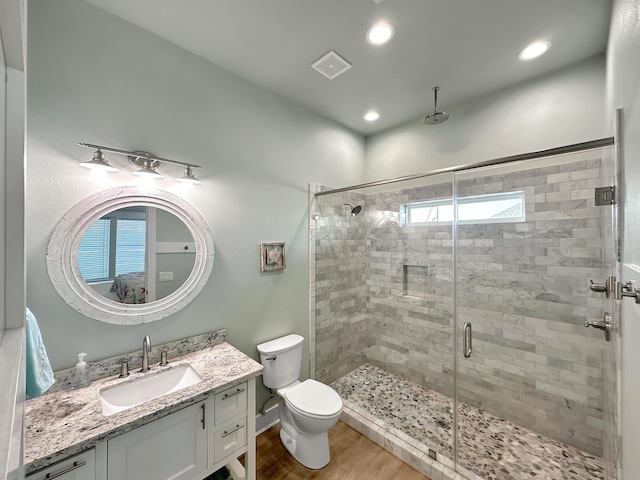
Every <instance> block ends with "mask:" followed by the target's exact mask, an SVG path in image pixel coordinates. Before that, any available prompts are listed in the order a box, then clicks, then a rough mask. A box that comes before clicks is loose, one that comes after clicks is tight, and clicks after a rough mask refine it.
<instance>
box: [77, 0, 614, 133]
mask: <svg viewBox="0 0 640 480" xmlns="http://www.w3.org/2000/svg"><path fill="white" fill-rule="evenodd" d="M88 1H89V2H90V3H93V4H94V5H97V6H99V7H101V8H103V9H104V10H107V11H109V12H111V13H113V14H115V15H117V16H119V17H121V18H123V19H125V20H127V21H129V22H131V23H134V24H136V25H138V26H140V27H142V28H144V29H146V30H148V31H150V32H152V33H154V34H156V35H159V36H161V37H163V38H165V39H167V40H169V41H171V42H173V43H175V44H177V45H179V46H181V47H183V48H185V49H186V50H189V51H190V52H192V53H194V54H196V55H198V56H200V57H202V58H204V59H206V60H209V61H211V62H213V63H215V64H217V65H219V66H221V67H223V68H225V69H227V70H229V71H231V72H233V73H235V74H237V75H239V76H241V77H244V78H245V79H247V80H249V81H251V82H253V83H256V84H258V85H260V86H262V87H264V88H266V89H267V90H270V91H272V92H275V93H277V94H278V95H281V96H283V97H285V98H288V99H290V100H292V101H293V102H295V103H297V104H298V105H301V106H302V107H304V108H306V109H309V110H312V111H314V112H316V113H318V114H320V115H322V116H324V117H327V118H329V119H332V120H334V121H336V122H338V123H340V124H342V125H344V126H346V127H348V128H350V129H353V130H354V131H357V132H359V133H362V134H364V135H369V134H373V133H376V132H378V131H381V130H384V129H386V128H389V127H391V126H394V125H397V124H399V123H403V122H405V121H407V120H410V119H416V121H419V120H417V119H418V118H420V117H423V116H424V115H426V114H428V113H431V112H432V111H433V93H432V91H431V88H432V87H433V86H435V85H439V86H440V87H441V90H440V92H439V96H438V107H439V110H445V111H446V109H447V105H452V104H454V103H457V102H460V101H463V100H465V99H467V98H470V97H474V96H477V95H482V94H486V93H489V92H493V91H496V90H499V89H502V88H504V87H507V86H509V85H513V84H516V83H518V82H522V81H524V80H526V79H529V78H533V77H536V76H539V75H542V74H545V73H548V72H551V71H553V70H556V69H559V68H563V67H564V66H567V65H570V64H573V63H576V62H579V61H580V60H583V59H586V58H589V57H593V56H595V55H598V54H602V53H604V51H605V48H606V43H607V36H608V31H609V18H610V12H611V2H610V0H535V1H533V0H180V1H176V0H88ZM381 20H384V21H386V22H388V23H390V24H392V25H393V27H394V29H395V35H394V37H393V38H392V39H391V41H390V42H389V43H388V44H386V45H383V46H377V47H374V46H372V45H369V44H368V43H367V42H366V41H365V33H366V31H367V29H368V28H369V27H370V26H371V25H372V24H374V23H376V22H378V21H381ZM537 39H544V40H548V41H550V42H551V43H552V47H551V49H550V50H549V51H548V52H547V53H546V54H545V55H543V56H542V57H539V58H537V59H534V60H530V61H528V62H523V61H521V60H519V59H518V57H517V55H518V53H519V51H520V50H521V49H522V48H524V47H525V46H526V45H527V44H528V43H529V42H531V41H533V40H537ZM330 50H335V51H336V52H337V53H338V54H340V55H341V56H342V57H344V58H345V59H346V60H347V61H348V62H350V63H351V64H353V68H351V69H349V70H348V71H346V72H345V73H344V74H342V75H340V76H338V77H336V78H335V79H333V80H329V79H327V78H325V77H323V76H322V75H320V74H319V73H317V72H316V71H314V70H312V69H311V68H310V65H311V64H312V63H313V62H314V61H316V60H317V59H319V58H320V57H321V56H323V55H324V54H325V53H327V52H328V51H330ZM212 88H215V86H213V85H212ZM370 109H375V110H377V111H378V112H379V113H380V115H381V116H380V119H379V120H378V121H376V122H373V123H368V122H366V121H365V120H363V118H362V116H363V115H364V113H365V112H366V111H368V110H370Z"/></svg>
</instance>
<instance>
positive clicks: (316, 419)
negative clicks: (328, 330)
mask: <svg viewBox="0 0 640 480" xmlns="http://www.w3.org/2000/svg"><path fill="white" fill-rule="evenodd" d="M303 341H304V338H303V337H301V336H300V335H295V334H291V335H286V336H284V337H280V338H276V339H275V340H271V341H270V342H265V343H261V344H260V345H258V351H259V352H260V362H261V363H262V365H264V372H263V374H262V375H263V376H262V380H263V382H264V384H265V386H266V387H268V388H271V389H274V390H276V392H277V393H278V395H280V397H281V399H280V403H279V405H278V413H279V414H280V427H281V428H280V439H281V440H282V443H283V445H284V446H285V448H286V449H287V450H288V451H289V453H290V454H291V455H292V456H293V458H295V459H296V460H297V461H298V462H300V463H301V464H302V465H304V466H305V467H307V468H313V469H318V468H322V467H325V466H326V465H327V464H328V463H329V459H330V458H329V437H328V435H327V430H329V429H330V428H331V427H333V426H334V425H335V424H336V423H337V422H338V419H339V418H340V412H341V411H342V399H341V398H340V395H338V393H337V392H336V391H335V390H334V389H333V388H331V387H329V386H328V385H325V384H324V383H320V382H317V381H315V380H305V381H304V382H300V381H298V377H299V376H300V362H301V360H302V342H303Z"/></svg>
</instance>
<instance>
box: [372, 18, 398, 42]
mask: <svg viewBox="0 0 640 480" xmlns="http://www.w3.org/2000/svg"><path fill="white" fill-rule="evenodd" d="M391 37H393V27H392V26H391V25H389V24H388V23H376V24H375V25H374V26H373V27H371V28H370V29H369V30H368V31H367V42H369V43H370V44H371V45H384V44H385V43H387V42H388V41H389V40H391Z"/></svg>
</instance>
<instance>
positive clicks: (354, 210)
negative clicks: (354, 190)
mask: <svg viewBox="0 0 640 480" xmlns="http://www.w3.org/2000/svg"><path fill="white" fill-rule="evenodd" d="M344 206H345V207H349V208H350V209H351V216H352V217H355V216H356V215H358V214H359V213H360V212H361V211H362V207H361V206H360V205H356V206H355V207H354V206H353V205H351V204H349V203H345V204H344Z"/></svg>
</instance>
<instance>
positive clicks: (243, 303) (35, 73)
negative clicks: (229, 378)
mask: <svg viewBox="0 0 640 480" xmlns="http://www.w3.org/2000/svg"><path fill="white" fill-rule="evenodd" d="M29 8H30V11H29V39H28V46H29V63H28V68H29V83H28V92H29V93H28V122H29V123H28V125H29V127H28V149H29V156H28V169H29V178H28V195H27V213H26V218H27V230H28V304H29V306H30V308H31V309H32V310H33V311H34V313H35V314H36V316H37V318H38V320H39V322H40V327H41V329H42V334H43V337H44V341H45V344H46V347H47V351H48V353H49V355H50V357H51V362H52V364H53V367H54V369H56V370H57V369H61V368H64V367H69V366H71V365H73V363H74V358H75V354H76V352H79V351H86V352H87V353H88V357H87V359H88V360H95V359H99V358H105V357H109V356H112V355H115V354H119V353H122V352H129V351H133V350H137V349H140V348H141V342H142V337H143V336H144V335H150V336H151V340H152V342H154V343H156V344H159V343H163V342H168V341H170V340H175V339H179V338H184V337H189V336H192V335H196V334H200V333H203V332H208V331H212V330H217V329H219V328H227V329H228V340H229V342H230V343H231V344H232V345H234V346H236V347H237V348H239V349H240V350H242V351H244V352H245V353H246V354H248V355H251V356H253V357H254V358H258V356H257V351H256V348H255V346H256V344H258V343H260V342H262V341H265V340H269V339H271V338H275V337H277V336H280V335H284V334H287V333H298V334H301V335H304V336H305V337H308V335H309V328H308V319H309V303H308V302H309V295H308V276H309V273H308V243H307V235H308V233H307V232H308V216H307V215H308V214H307V205H308V183H309V182H318V183H324V184H330V185H344V184H351V183H354V182H360V181H362V180H363V179H364V140H363V139H362V137H361V136H359V135H356V134H354V133H352V132H350V131H348V130H345V129H344V128H342V127H340V126H338V125H336V124H334V123H331V122H329V121H327V120H324V119H322V118H320V117H318V116H315V115H313V114H310V113H309V112H306V111H304V110H302V109H301V108H299V107H297V106H295V105H293V104H291V103H290V102H288V101H286V100H284V99H282V98H280V97H278V96H275V95H273V94H270V93H267V92H266V91H264V90H263V89H260V88H258V87H256V86H255V85H253V84H251V83H249V82H247V81H245V80H243V79H241V78H239V77H237V76H235V75H232V74H230V73H229V72H227V71H225V70H223V69H221V68H219V67H217V66H215V65H212V64H210V63H208V62H206V61H204V60H202V59H200V58H199V57H196V56H194V55H192V54H190V53H188V52H187V51H185V50H183V49H181V48H178V47H176V46H175V45H173V44H171V43H169V42H167V41H166V40H163V39H161V38H159V37H157V36H155V35H152V34H150V33H148V32H146V31H144V30H142V29H140V28H138V27H135V26H133V25H132V24H129V23H127V22H125V21H123V20H121V19H119V18H117V17H115V16H113V15H111V14H108V13H106V12H104V11H102V10H100V9H98V8H97V7H95V6H92V5H89V4H87V3H85V2H83V1H81V0H58V1H56V2H50V1H46V0H34V1H31V2H30V3H29ZM78 142H90V143H97V144H101V145H108V146H112V147H116V148H121V149H127V150H140V149H142V150H147V151H150V152H152V153H155V154H156V155H158V156H162V157H167V158H173V159H176V160H181V161H186V162H193V163H198V164H200V165H202V167H203V168H202V169H199V170H197V172H196V173H197V175H198V177H199V178H200V179H201V180H202V181H203V184H202V185H199V186H196V187H193V188H192V189H189V190H185V189H182V188H181V186H180V185H179V184H178V183H177V182H174V181H173V180H172V179H171V178H165V179H164V180H162V181H158V182H157V183H156V185H157V188H160V189H163V190H167V191H170V192H172V193H174V194H176V195H179V196H180V197H182V198H184V199H185V200H186V201H188V202H190V203H191V204H192V205H193V206H194V207H195V208H196V209H198V210H199V211H200V213H201V214H202V215H203V216H204V217H205V219H206V220H207V222H208V224H209V226H210V228H211V231H212V233H213V236H214V241H215V249H216V250H215V263H214V267H213V273H212V275H211V277H210V279H209V282H208V283H207V285H206V286H205V288H204V289H203V290H202V292H201V293H200V295H199V296H198V297H197V298H196V299H195V300H194V301H193V302H192V303H191V304H190V305H189V306H188V307H186V308H185V309H183V310H182V311H180V312H179V313H177V314H175V315H173V316H171V317H169V318H166V319H163V320H160V321H158V322H155V323H151V324H147V325H143V326H135V327H123V326H114V325H108V324H104V323H100V322H97V321H95V320H91V319H88V318H85V317H83V316H82V315H80V314H79V313H77V312H76V311H75V310H73V309H71V308H70V307H68V306H67V305H66V304H65V303H64V301H63V300H62V299H61V298H60V297H59V296H58V295H57V293H56V292H55V290H54V289H53V287H52V285H51V283H50V282H49V280H48V276H47V272H46V265H45V253H46V248H47V242H48V239H49V236H50V234H51V232H52V230H53V228H54V226H55V224H56V222H57V221H58V220H59V219H60V218H61V217H62V215H64V213H65V212H66V211H67V210H68V209H69V208H71V207H72V206H73V205H75V204H76V203H77V202H79V201H81V200H82V199H83V198H85V197H87V196H89V195H92V194H94V193H96V192H98V191H100V190H104V189H107V188H111V187H115V186H122V185H134V184H136V179H137V177H134V176H132V175H131V174H130V168H129V167H128V165H127V162H126V159H125V158H124V157H120V158H118V157H114V156H109V155H107V157H108V158H109V159H110V160H111V161H112V163H113V164H116V165H117V166H118V167H120V168H121V171H120V172H119V173H116V174H110V175H108V176H104V177H97V176H92V175H91V173H90V172H89V171H88V170H86V169H83V168H80V167H78V166H77V162H78V161H80V160H82V159H87V158H89V156H90V155H91V154H92V152H91V151H90V150H88V149H85V148H81V147H78V146H77V143H78ZM162 170H163V171H164V172H165V173H166V174H167V175H169V176H171V175H174V176H178V175H179V174H181V171H182V169H180V168H178V167H171V166H163V168H162ZM264 241H284V242H286V245H287V268H286V270H284V271H281V272H278V273H271V274H263V273H261V272H260V259H259V245H260V242H264ZM305 358H308V352H307V351H306V348H305ZM306 375H308V368H306V364H303V376H306ZM258 400H259V401H260V400H261V397H259V399H258Z"/></svg>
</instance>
